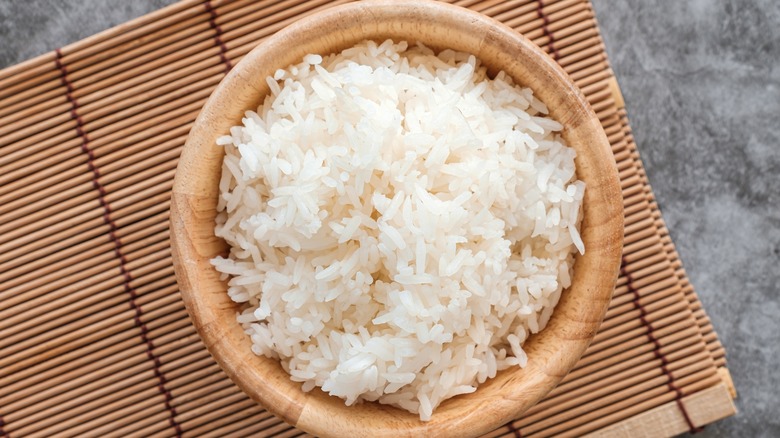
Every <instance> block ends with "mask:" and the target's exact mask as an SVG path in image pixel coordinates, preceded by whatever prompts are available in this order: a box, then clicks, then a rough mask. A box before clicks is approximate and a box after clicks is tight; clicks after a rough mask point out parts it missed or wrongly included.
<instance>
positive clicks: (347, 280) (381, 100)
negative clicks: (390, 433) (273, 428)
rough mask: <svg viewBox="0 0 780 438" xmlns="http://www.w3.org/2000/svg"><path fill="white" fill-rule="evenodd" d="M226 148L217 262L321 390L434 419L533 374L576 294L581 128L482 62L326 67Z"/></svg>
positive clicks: (275, 94)
mask: <svg viewBox="0 0 780 438" xmlns="http://www.w3.org/2000/svg"><path fill="white" fill-rule="evenodd" d="M267 82H268V85H269V86H270V89H271V95H269V96H268V97H267V98H266V99H265V102H264V103H263V105H262V106H261V107H260V108H258V110H257V112H254V111H248V112H247V113H246V117H245V118H244V119H243V126H236V127H233V128H232V129H231V131H230V135H229V136H224V137H221V138H220V139H219V140H218V141H217V142H218V144H220V145H224V147H225V152H226V155H225V159H224V164H223V169H222V179H221V181H220V185H219V187H220V192H221V195H220V198H219V205H218V210H219V215H218V216H217V226H216V234H217V236H219V237H222V238H224V239H225V240H226V241H227V242H228V243H229V244H230V247H231V250H230V255H229V257H228V258H222V257H218V258H216V259H214V260H213V264H214V266H216V268H217V269H218V270H219V271H220V272H222V273H223V276H224V278H230V281H229V289H228V293H229V295H230V297H231V298H232V299H233V300H234V301H236V302H238V303H242V304H243V311H242V312H241V314H240V315H239V316H238V322H239V323H241V324H242V325H243V327H244V329H245V330H246V333H247V334H248V335H249V336H251V339H252V350H253V351H254V352H255V353H256V354H258V355H265V356H268V357H271V358H278V359H280V361H281V364H282V366H283V367H284V369H285V370H286V371H288V372H289V373H290V376H291V378H292V379H293V380H294V381H297V382H301V383H302V384H303V390H304V391H310V390H312V389H313V388H314V387H320V388H322V390H323V391H325V392H327V393H329V394H331V395H334V396H338V397H341V398H343V399H345V400H346V403H347V404H348V405H351V404H353V403H355V402H358V401H360V400H370V401H379V402H380V403H387V404H391V405H395V406H398V407H401V408H403V409H407V410H409V411H411V412H413V413H419V415H420V418H421V419H422V420H428V419H430V417H431V413H432V412H433V410H434V409H435V408H436V407H437V406H438V405H439V404H440V403H441V402H442V401H443V400H445V399H447V398H450V397H453V396H455V395H458V394H464V393H469V392H473V391H474V390H475V389H476V387H477V385H478V384H480V383H482V382H484V381H485V380H486V379H489V378H492V377H494V376H495V375H496V372H498V371H500V370H503V369H505V368H509V367H513V366H520V367H523V366H525V364H526V362H527V360H528V359H527V357H526V354H525V352H524V351H523V348H522V344H523V342H524V341H525V340H526V339H527V337H528V336H529V335H531V334H532V333H536V332H538V331H539V330H541V329H543V328H544V326H545V325H546V323H547V321H548V320H549V318H550V315H551V314H552V312H553V308H554V307H555V305H556V303H557V302H558V299H559V297H560V295H561V291H562V289H564V288H566V287H568V286H569V284H570V278H571V277H570V272H571V269H572V262H573V251H574V248H575V247H576V248H578V249H579V251H580V252H583V251H584V247H583V243H582V240H581V239H580V237H579V233H578V231H577V226H578V217H579V212H580V203H581V200H582V196H583V192H584V189H585V186H584V184H583V183H582V182H581V181H577V180H576V176H575V168H574V156H575V152H574V150H573V149H571V148H569V147H567V146H566V145H565V144H564V143H563V141H562V139H561V137H560V135H559V131H560V130H561V129H562V127H561V125H560V124H559V123H558V122H556V121H555V120H552V119H550V118H548V117H544V115H545V114H547V109H546V107H545V106H544V104H542V103H541V102H540V101H539V100H537V99H535V98H534V96H533V95H532V92H531V90H530V89H527V88H520V87H518V86H515V85H513V84H512V81H511V79H510V78H509V77H507V76H506V75H505V74H503V73H499V74H498V76H497V77H496V78H495V79H493V80H491V79H489V78H487V75H486V69H485V67H483V66H481V65H480V63H479V61H478V60H476V59H475V58H474V56H471V55H468V54H466V53H458V52H453V51H451V50H446V51H444V52H441V53H440V54H438V55H435V54H434V52H433V51H431V50H429V49H428V48H426V47H423V46H414V47H408V46H407V44H406V43H405V42H401V43H398V44H394V43H393V42H392V41H389V40H388V41H385V42H384V43H382V44H381V45H379V46H377V44H376V43H374V42H371V41H369V42H365V43H362V44H359V45H357V46H355V47H353V48H350V49H347V50H345V51H343V52H342V53H340V54H336V55H329V56H326V57H324V58H323V57H321V56H319V55H308V56H306V57H305V58H304V60H303V62H302V63H300V64H298V65H294V66H290V67H289V68H287V69H286V70H278V71H277V72H276V73H275V74H274V77H273V78H270V77H269V78H268V80H267Z"/></svg>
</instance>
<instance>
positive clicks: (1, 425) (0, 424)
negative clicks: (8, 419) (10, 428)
mask: <svg viewBox="0 0 780 438" xmlns="http://www.w3.org/2000/svg"><path fill="white" fill-rule="evenodd" d="M4 427H5V421H3V416H2V415H0V436H2V437H5V438H11V434H10V433H8V432H6V431H5V429H4Z"/></svg>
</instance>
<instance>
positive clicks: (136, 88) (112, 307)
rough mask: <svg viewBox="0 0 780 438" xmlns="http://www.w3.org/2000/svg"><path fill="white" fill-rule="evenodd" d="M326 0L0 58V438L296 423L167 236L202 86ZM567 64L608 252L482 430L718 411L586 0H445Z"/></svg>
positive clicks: (186, 4)
mask: <svg viewBox="0 0 780 438" xmlns="http://www.w3.org/2000/svg"><path fill="white" fill-rule="evenodd" d="M343 2H344V1H343V0H342V1H332V0H314V1H299V0H284V1H276V0H273V1H272V0H261V1H248V0H235V1H218V0H216V1H199V0H185V1H182V2H179V3H176V4H174V5H171V6H169V7H167V8H165V9H162V10H160V11H157V12H154V13H152V14H149V15H147V16H144V17H141V18H139V19H136V20H134V21H131V22H129V23H126V24H123V25H120V26H117V27H115V28H113V29H110V30H108V31H106V32H103V33H101V34H98V35H95V36H93V37H90V38H87V39H85V40H82V41H79V42H77V43H75V44H72V45H69V46H67V47H63V48H62V49H59V50H57V51H55V52H52V53H48V54H45V55H43V56H40V57H38V58H35V59H32V60H30V61H27V62H24V63H22V64H19V65H16V66H13V67H10V68H7V69H5V70H3V71H0V437H14V438H16V437H50V436H101V437H102V436H139V437H163V436H199V437H200V436H203V437H212V436H272V435H273V436H280V437H288V436H297V435H300V434H301V432H300V431H298V430H295V429H293V428H290V427H289V426H288V425H286V424H285V423H283V422H281V421H280V420H278V419H277V418H275V417H273V416H272V415H271V414H269V413H268V412H266V411H264V410H263V409H262V408H261V407H259V406H258V405H257V404H255V403H254V402H252V401H251V400H249V399H248V398H247V397H246V396H245V395H244V394H243V393H241V391H240V390H238V389H237V387H235V386H234V385H233V384H232V382H230V380H229V379H227V377H226V376H225V375H224V374H223V373H222V372H221V370H220V369H219V367H218V366H217V365H216V364H215V362H214V361H213V359H212V358H211V357H210V356H209V355H208V353H207V351H206V349H205V348H204V347H203V345H202V344H201V342H200V340H199V338H198V336H197V334H196V333H195V331H194V329H193V327H192V325H191V324H190V322H189V319H188V317H187V314H186V312H185V310H184V306H183V304H182V302H181V299H180V297H179V294H178V290H177V287H176V282H175V278H174V276H173V268H172V263H171V258H170V245H169V238H168V208H169V205H170V204H169V193H170V189H171V183H172V179H173V173H174V169H175V167H176V162H177V159H178V156H179V153H180V151H181V148H182V145H183V144H184V140H185V138H186V135H187V132H188V130H189V128H190V126H191V124H192V122H193V121H194V118H195V116H196V115H197V113H198V111H199V109H200V107H201V105H202V104H203V103H204V101H205V99H206V98H207V97H208V95H209V93H210V92H211V90H212V89H213V88H214V87H215V86H216V84H217V83H218V82H219V80H220V79H221V78H222V77H223V75H224V74H225V72H226V71H227V70H229V69H230V68H231V66H232V65H234V64H235V63H236V62H238V61H239V60H240V59H241V57H242V56H243V55H245V54H246V53H247V52H248V51H249V50H251V49H252V48H253V47H254V46H255V45H256V44H257V43H258V42H259V41H261V40H262V39H263V38H264V37H266V36H268V35H270V34H272V33H273V32H275V31H276V30H278V29H280V28H282V27H284V26H285V25H287V24H289V23H291V22H293V21H295V20H297V19H298V18H300V17H302V16H304V15H307V14H310V13H312V12H314V11H317V10H320V9H322V8H326V7H329V6H331V5H335V4H338V3H343ZM454 3H456V4H460V5H462V6H466V7H469V8H472V9H475V10H477V11H480V12H482V13H484V14H487V15H490V16H493V17H495V18H497V19H499V20H501V21H503V22H504V23H506V24H508V25H509V26H511V27H513V28H515V29H516V30H517V31H519V32H521V33H523V34H524V35H526V36H527V37H528V38H530V39H532V40H533V41H534V42H536V43H537V44H538V45H540V46H541V47H543V48H544V49H545V50H546V51H547V52H548V53H550V54H551V55H552V56H553V57H554V58H555V59H556V60H557V61H558V62H559V63H560V64H561V66H563V67H564V69H565V70H566V71H567V72H568V73H569V74H570V75H571V76H572V78H573V79H574V80H575V82H576V83H577V85H579V86H580V87H581V88H582V90H583V91H584V93H585V95H586V96H587V97H588V99H589V101H590V103H591V105H592V106H593V108H594V110H595V111H596V112H597V114H598V116H599V118H600V120H601V122H602V124H603V126H604V129H605V131H606V132H607V135H608V136H609V140H610V142H611V144H612V148H613V152H614V154H615V158H616V161H617V163H618V168H619V171H620V177H621V181H622V188H623V196H624V205H625V219H626V222H625V224H626V225H625V226H626V229H625V234H626V238H625V248H624V254H623V268H622V273H621V276H620V278H619V280H618V283H617V287H616V289H615V296H614V299H613V302H612V304H611V307H610V310H609V313H608V315H607V319H606V320H605V322H604V325H603V327H602V329H601V331H600V332H599V334H598V335H597V337H596V339H595V340H594V342H593V344H592V346H591V347H590V348H589V350H588V352H587V354H586V355H585V356H584V357H583V358H582V360H581V361H580V363H579V364H578V366H577V368H576V369H575V370H574V371H572V372H571V374H569V376H567V377H566V379H565V380H564V381H563V383H562V384H561V385H560V386H559V387H558V388H556V389H555V390H554V391H553V392H552V393H551V394H550V395H549V396H548V397H547V398H546V399H545V400H544V401H542V402H541V403H539V404H538V405H537V406H535V407H533V408H532V409H531V410H529V411H528V412H527V413H525V414H524V415H523V417H522V418H520V419H518V420H516V421H514V422H512V423H510V424H507V425H505V426H504V427H502V428H500V429H498V430H496V431H494V432H493V433H491V434H489V435H488V436H492V437H495V436H507V437H509V436H515V437H520V436H539V437H542V436H551V435H561V436H581V435H586V434H595V435H598V436H616V437H618V436H620V437H629V436H670V435H676V434H679V433H683V432H685V431H688V430H695V429H697V428H699V427H701V426H703V425H705V424H708V423H711V422H713V421H716V420H718V419H721V418H724V417H727V416H729V415H732V414H734V412H735V409H734V405H733V403H732V397H733V396H734V394H733V386H731V384H730V378H729V376H728V371H727V370H726V368H725V358H724V355H725V351H724V349H723V347H722V346H721V344H720V343H719V341H718V338H717V336H716V334H715V332H714V331H713V329H712V326H711V324H710V321H709V319H708V317H707V315H706V313H705V312H704V309H703V308H702V306H701V303H700V302H699V300H698V298H697V296H696V294H695V292H694V290H693V288H692V287H691V284H690V282H689V281H688V279H687V276H686V274H685V270H684V269H683V267H682V264H681V263H680V260H679V258H678V256H677V253H676V251H675V249H674V244H673V243H672V241H671V239H670V237H669V234H668V232H667V230H666V227H665V225H664V222H663V219H662V218H661V215H660V212H659V210H658V206H657V204H656V203H655V201H654V198H653V193H652V191H651V189H650V186H649V184H648V181H647V177H646V175H645V172H644V169H643V167H642V163H641V161H640V158H639V155H638V152H637V148H636V145H635V143H634V141H633V137H632V135H631V129H630V127H629V124H628V119H627V118H626V113H625V110H624V104H623V100H622V97H621V95H620V90H619V88H618V86H617V82H616V80H615V78H614V76H613V73H612V71H611V69H610V68H609V64H608V61H607V57H606V53H605V51H604V47H603V44H602V41H601V38H600V36H599V31H598V27H597V24H596V21H595V18H594V15H593V11H592V8H591V5H590V3H589V2H588V1H587V0H557V1H556V0H545V1H542V0H536V1H533V0H515V1H512V0H461V1H454Z"/></svg>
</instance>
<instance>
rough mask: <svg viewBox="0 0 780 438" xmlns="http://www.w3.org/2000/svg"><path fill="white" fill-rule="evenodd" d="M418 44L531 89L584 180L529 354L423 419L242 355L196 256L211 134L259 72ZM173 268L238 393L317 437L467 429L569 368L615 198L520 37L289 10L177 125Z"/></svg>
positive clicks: (479, 26) (615, 214) (591, 308)
mask: <svg viewBox="0 0 780 438" xmlns="http://www.w3.org/2000/svg"><path fill="white" fill-rule="evenodd" d="M387 38H393V39H395V40H396V41H400V40H406V41H422V42H423V43H425V44H426V45H428V46H430V47H433V48H434V49H444V48H451V49H454V50H458V51H465V52H470V53H472V54H474V55H476V56H477V57H478V58H480V59H481V60H482V61H483V62H484V63H485V64H486V65H487V66H488V67H489V68H490V69H491V71H497V70H498V69H501V70H504V71H505V72H506V73H507V74H509V75H510V76H511V77H512V78H513V79H514V80H515V82H516V83H518V84H521V85H523V86H527V87H530V88H531V89H532V90H533V91H534V94H535V95H536V96H538V97H539V98H540V99H541V100H542V101H543V102H544V103H546V104H547V106H548V108H549V109H550V114H551V115H552V117H554V118H555V119H556V120H558V121H559V122H561V123H562V124H563V126H564V131H563V137H564V138H565V140H566V141H567V142H568V144H569V145H570V146H572V147H573V148H574V149H575V150H576V151H577V159H576V165H577V174H578V176H579V178H580V179H582V180H583V181H585V183H586V184H587V188H586V190H585V199H584V206H583V210H584V219H583V222H582V227H581V234H582V238H583V240H584V242H585V247H586V253H585V255H584V256H578V257H577V258H576V262H575V266H574V276H573V284H572V286H571V288H569V289H568V290H567V291H565V292H564V293H563V296H562V298H561V300H560V302H559V304H558V306H557V308H556V309H555V312H554V313H553V316H552V319H551V320H550V322H549V325H548V326H547V328H545V329H544V330H543V331H542V332H541V333H539V334H536V335H534V336H532V337H531V338H530V339H529V340H528V341H527V342H526V344H525V347H524V348H525V350H526V352H527V353H528V358H529V359H528V365H527V366H526V367H525V368H524V369H519V368H512V369H508V370H505V371H503V372H500V373H499V374H498V376H496V378H494V379H491V380H489V381H488V382H486V383H484V384H482V385H481V386H480V387H479V388H478V389H477V391H476V392H474V393H472V394H468V395H461V396H457V397H455V398H452V399H449V400H447V401H445V402H444V403H442V404H441V406H439V408H438V409H437V410H436V411H435V412H434V414H433V417H432V419H431V420H430V421H428V422H421V421H420V420H419V419H418V417H417V415H413V414H410V413H408V412H405V411H402V410H400V409H397V408H393V407H389V406H385V405H380V404H377V403H363V404H360V405H356V406H351V407H348V406H345V405H344V401H343V400H342V399H340V398H336V397H330V396H328V395H327V394H325V393H323V392H321V391H320V390H319V389H315V390H314V391H312V392H310V393H304V392H303V391H302V390H301V384H300V383H295V382H293V381H291V380H290V377H289V375H288V374H287V373H285V371H284V370H283V369H282V367H281V366H280V365H279V363H278V362H277V361H274V360H271V359H267V358H265V357H258V356H255V355H254V354H253V353H252V352H251V350H250V345H251V341H250V339H249V337H248V336H247V335H245V334H244V332H243V330H242V328H241V327H240V326H239V324H238V323H237V322H236V310H237V305H236V304H235V303H233V302H232V301H231V300H230V298H229V297H228V295H227V293H226V290H227V286H226V284H225V283H224V282H222V281H220V280H219V274H218V273H217V271H216V270H215V269H214V268H213V267H212V266H211V264H210V263H209V259H211V258H213V257H215V256H217V255H219V254H226V250H227V245H226V244H225V242H224V241H222V240H221V239H219V238H217V237H215V236H214V224H215V222H214V219H215V217H216V205H217V196H218V187H217V181H218V179H219V177H220V172H221V163H222V157H223V153H224V152H223V148H222V147H218V146H217V145H216V143H215V140H216V138H217V137H218V136H220V135H224V134H227V133H228V132H229V128H230V127H231V126H234V125H240V124H241V118H242V116H243V114H244V112H245V111H246V110H248V109H255V108H256V107H257V106H258V105H259V104H260V103H261V102H262V100H263V98H264V97H265V95H266V93H267V92H268V86H267V85H266V82H265V78H266V77H267V76H269V75H272V74H273V72H274V71H275V70H276V69H277V68H284V67H286V66H288V65H290V64H292V63H297V62H300V60H301V59H302V57H303V56H304V55H306V54H308V53H320V54H328V53H333V52H337V51H341V50H343V49H345V48H347V47H350V46H353V45H355V44H356V43H358V42H360V41H362V40H366V39H373V40H379V41H381V40H384V39H387ZM171 229H172V241H173V254H174V266H175V268H176V277H177V279H178V282H179V287H180V288H181V294H182V298H183V299H184V303H185V304H186V306H187V310H188V311H189V313H190V316H191V317H192V321H193V323H194V324H195V327H196V328H197V330H198V332H199V333H200V335H201V337H202V338H203V341H204V342H205V344H206V347H207V348H208V349H209V351H210V352H211V354H212V356H214V358H215V359H216V361H217V362H218V363H219V364H220V365H221V367H222V369H224V370H225V372H226V373H227V374H228V376H230V378H231V379H232V380H233V381H234V382H235V383H236V384H237V385H238V386H240V387H241V389H243V390H244V392H246V393H247V394H248V395H249V396H250V397H252V398H253V399H254V400H256V401H257V402H259V403H261V404H262V405H263V406H264V407H265V408H267V409H268V410H269V411H271V412H272V413H274V414H276V415H277V416H279V417H281V418H283V419H284V420H285V421H287V422H288V423H290V424H291V425H294V426H296V427H298V428H300V429H303V430H305V431H307V432H310V433H312V434H315V435H319V436H343V437H346V436H349V437H352V436H372V437H384V436H387V437H398V436H412V435H414V436H447V437H455V436H474V435H478V434H482V433H486V432H489V431H491V430H493V429H495V428H496V427H499V426H501V425H502V424H505V423H506V422H508V421H510V420H512V419H515V418H517V417H518V416H519V415H520V414H521V413H522V412H524V411H525V410H526V409H527V408H529V407H530V406H532V405H533V404H535V403H536V402H538V401H539V400H540V399H541V398H542V397H544V396H545V395H546V394H547V393H548V392H549V391H550V390H551V389H552V388H553V387H555V385H556V384H557V383H558V382H559V381H560V380H561V379H562V378H563V377H564V376H565V375H566V374H567V373H568V372H569V370H571V368H572V367H573V366H574V365H575V363H576V362H577V360H578V359H579V358H580V356H581V355H582V353H583V352H584V351H585V348H586V347H587V346H588V344H589V343H590V341H591V339H592V338H593V336H594V335H595V333H596V331H597V329H598V328H599V325H600V323H601V321H602V318H603V317H604V313H605V312H606V310H607V307H608V304H609V301H610V298H611V296H612V291H613V288H614V286H615V281H616V278H617V274H618V270H619V265H620V254H621V249H622V241H623V201H622V193H621V189H620V185H619V180H618V176H617V170H616V166H615V160H614V157H613V155H612V152H611V148H610V145H609V143H608V141H607V138H606V135H605V134H604V131H603V130H602V127H601V125H600V123H599V121H598V119H597V118H596V116H595V114H594V113H593V111H592V110H591V108H590V106H589V105H588V103H587V101H586V100H585V98H584V97H583V95H582V93H581V92H580V91H579V90H578V89H577V87H576V86H575V85H574V84H573V83H572V81H571V80H570V79H569V77H568V76H567V75H566V74H565V73H564V71H563V70H562V69H561V68H560V67H559V66H558V65H557V64H556V63H555V61H553V60H552V59H551V58H550V57H548V56H547V55H546V54H545V53H544V52H542V51H541V50H540V49H539V48H538V47H537V46H535V45H534V44H533V43H531V42H530V41H529V40H527V39H525V38H524V37H522V36H520V35H519V34H518V33H516V32H515V31H513V30H512V29H510V28H508V27H506V26H504V25H502V24H500V23H498V22H497V21H494V20H492V19H490V18H488V17H485V16H483V15H480V14H477V13H475V12H471V11H468V10H466V9H462V8H459V7H455V6H450V5H445V4H439V3H434V2H421V1H377V2H360V3H352V4H349V5H345V6H341V7H335V8H332V9H328V10H326V11H324V12H320V13H318V14H316V15H313V16H310V17H309V18H306V19H303V20H300V21H298V22H296V23H295V24H293V25H291V26H290V27H288V28H286V29H284V30H282V31H280V32H278V33H276V34H275V35H273V36H272V37H270V38H268V39H267V40H265V41H264V42H263V43H262V44H260V45H259V46H258V47H257V48H255V49H254V50H252V51H251V52H250V53H249V54H248V55H247V56H246V57H245V58H244V59H243V60H242V61H241V62H240V63H238V64H237V65H236V66H235V68H234V69H233V70H232V71H231V72H230V73H229V74H228V75H227V77H225V78H224V79H223V80H222V82H221V83H220V84H219V86H218V87H217V89H216V90H215V91H214V93H213V94H212V95H211V98H210V99H209V100H208V102H207V103H206V105H205V106H204V107H203V110H202V112H201V113H200V116H199V117H198V119H197V120H196V122H195V125H194V126H193V128H192V131H191V132H190V135H189V138H188V140H187V143H186V145H185V147H184V151H183V153H182V156H181V160H180V161H179V165H178V169H177V171H176V178H175V182H174V187H173V199H172V205H171Z"/></svg>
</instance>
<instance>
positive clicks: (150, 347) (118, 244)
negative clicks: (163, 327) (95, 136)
mask: <svg viewBox="0 0 780 438" xmlns="http://www.w3.org/2000/svg"><path fill="white" fill-rule="evenodd" d="M55 54H56V57H55V63H56V65H57V69H59V71H60V82H61V83H62V85H63V86H65V89H66V97H67V99H68V102H69V103H70V117H71V119H73V120H74V121H75V122H76V132H77V133H78V135H79V137H81V151H82V152H83V153H84V154H85V155H86V156H87V166H88V167H89V170H90V172H92V187H94V188H95V190H97V192H98V200H99V201H100V206H101V207H103V222H105V224H106V225H108V228H109V237H110V239H111V242H113V243H114V255H116V257H117V258H118V259H119V271H120V272H121V273H122V277H123V279H124V289H125V292H126V293H127V294H128V295H129V296H130V307H131V308H132V309H133V310H134V311H135V315H134V316H133V322H134V323H135V325H136V327H138V328H140V329H141V340H142V341H143V342H144V344H146V356H147V357H148V358H149V360H151V361H152V363H153V364H154V375H155V376H157V380H158V384H157V389H158V390H159V391H160V393H161V394H162V395H163V396H164V397H165V408H166V409H167V410H168V412H169V413H170V416H169V418H168V423H169V424H170V425H171V427H173V428H174V430H175V431H176V436H177V437H181V436H182V430H181V426H180V425H179V423H178V422H176V415H177V414H176V409H175V408H174V407H173V405H172V404H171V401H172V400H173V395H172V394H171V392H170V391H169V390H168V389H166V388H165V384H166V383H167V380H166V379H165V376H164V375H163V373H162V371H161V368H162V364H161V363H160V359H159V358H158V357H157V356H156V355H155V354H154V344H153V343H152V340H151V339H150V338H149V330H148V329H147V328H146V324H144V323H143V321H141V316H143V310H142V309H141V306H140V305H138V303H137V302H136V301H135V300H136V298H138V296H137V294H136V292H135V289H134V288H133V286H132V285H131V282H132V280H133V278H132V276H131V275H130V271H128V269H127V259H126V258H125V256H124V254H122V241H121V240H119V236H117V230H118V228H117V225H116V223H115V222H114V220H113V219H112V218H111V206H110V205H109V204H108V201H107V200H106V190H105V188H104V187H103V184H101V183H100V171H99V170H98V168H97V166H95V155H94V153H93V152H92V150H91V149H90V148H89V141H90V140H89V136H88V135H87V133H86V131H84V122H83V120H82V119H81V116H80V115H79V113H78V108H79V104H78V101H77V100H76V98H75V97H74V96H73V84H71V83H70V81H69V80H68V69H67V68H66V67H65V65H64V64H63V62H62V52H61V51H60V49H57V50H55Z"/></svg>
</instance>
